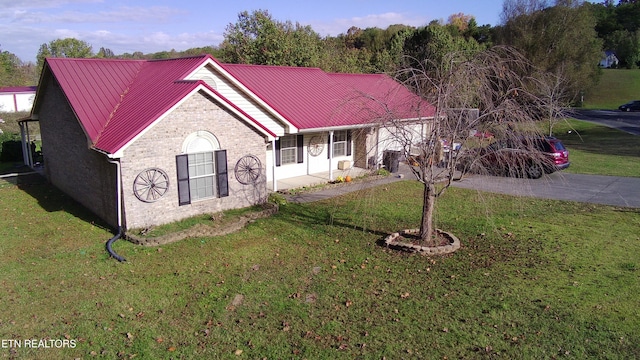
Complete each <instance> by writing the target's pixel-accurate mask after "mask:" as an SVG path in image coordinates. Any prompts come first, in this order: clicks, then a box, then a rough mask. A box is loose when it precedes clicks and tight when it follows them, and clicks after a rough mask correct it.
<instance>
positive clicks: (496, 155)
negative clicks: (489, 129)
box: [458, 136, 571, 179]
mask: <svg viewBox="0 0 640 360" xmlns="http://www.w3.org/2000/svg"><path fill="white" fill-rule="evenodd" d="M459 164H460V166H459V167H458V168H459V169H460V170H461V171H462V172H463V173H466V172H473V173H487V174H491V175H502V176H513V177H528V178H531V179H537V178H540V177H542V175H544V174H545V173H552V172H554V171H558V170H563V169H566V168H568V167H569V165H570V164H571V163H570V162H569V150H567V148H566V147H565V146H564V144H562V141H560V140H558V139H557V138H555V137H550V136H549V137H540V138H521V139H519V140H515V141H514V140H512V141H496V142H494V143H492V144H491V145H489V146H487V147H484V148H480V149H473V150H468V151H467V152H466V153H464V154H461V156H460V160H459Z"/></svg>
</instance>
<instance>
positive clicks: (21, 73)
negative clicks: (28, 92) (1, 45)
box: [0, 50, 38, 86]
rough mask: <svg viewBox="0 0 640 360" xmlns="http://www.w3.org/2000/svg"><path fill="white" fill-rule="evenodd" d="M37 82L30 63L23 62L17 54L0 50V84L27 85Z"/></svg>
mask: <svg viewBox="0 0 640 360" xmlns="http://www.w3.org/2000/svg"><path fill="white" fill-rule="evenodd" d="M37 83H38V74H37V73H36V69H35V67H34V66H33V64H32V63H23V62H22V61H21V60H20V58H18V56H16V55H15V54H13V53H11V52H9V51H6V50H4V51H3V50H0V86H28V85H34V84H37Z"/></svg>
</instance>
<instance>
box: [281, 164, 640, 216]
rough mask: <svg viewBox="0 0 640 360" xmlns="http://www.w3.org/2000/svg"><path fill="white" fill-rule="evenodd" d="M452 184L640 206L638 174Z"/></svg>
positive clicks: (408, 176)
mask: <svg viewBox="0 0 640 360" xmlns="http://www.w3.org/2000/svg"><path fill="white" fill-rule="evenodd" d="M399 173H400V174H402V177H399V176H398V174H393V175H391V176H389V177H386V178H382V179H378V180H375V181H369V182H364V183H352V184H343V185H341V186H337V187H329V188H326V189H323V190H318V191H312V192H302V193H298V194H295V195H289V196H287V198H288V200H289V201H291V202H298V203H305V202H313V201H318V200H323V199H326V198H330V197H333V196H339V195H343V194H346V193H349V192H352V191H357V190H362V189H365V188H368V187H371V186H377V185H383V184H388V183H391V182H395V181H401V180H414V179H415V177H414V176H413V174H412V173H411V170H409V166H408V165H406V164H400V171H399ZM453 186H456V187H460V188H466V189H475V190H480V191H487V192H493V193H500V194H508V195H515V196H529V197H537V198H544V199H555V200H568V201H578V202H586V203H594V204H603V205H613V206H621V207H631V208H640V178H631V177H616V176H602V175H582V174H569V173H564V172H556V173H553V174H549V175H545V176H543V177H542V178H540V179H535V180H534V179H517V178H507V177H496V176H482V175H468V176H465V177H464V178H463V179H462V180H460V181H454V182H453Z"/></svg>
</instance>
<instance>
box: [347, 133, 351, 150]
mask: <svg viewBox="0 0 640 360" xmlns="http://www.w3.org/2000/svg"><path fill="white" fill-rule="evenodd" d="M347 156H351V130H347Z"/></svg>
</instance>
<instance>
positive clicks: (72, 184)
mask: <svg viewBox="0 0 640 360" xmlns="http://www.w3.org/2000/svg"><path fill="white" fill-rule="evenodd" d="M44 86H46V91H45V92H43V98H42V99H40V100H39V101H40V108H39V111H38V117H39V120H40V131H41V134H42V153H43V157H44V165H45V172H46V176H47V179H48V180H49V181H50V182H51V183H52V184H53V185H54V186H56V187H57V188H58V189H60V190H62V191H63V192H64V193H66V194H67V195H69V196H70V197H72V198H73V199H75V200H76V201H78V202H79V203H80V204H82V205H84V206H85V207H86V208H87V209H88V210H90V211H91V212H93V213H94V214H96V215H98V216H99V217H100V218H102V219H104V220H105V221H106V222H107V223H108V224H109V225H111V226H113V227H116V226H117V214H116V205H115V204H116V195H115V193H116V180H115V178H116V170H115V165H112V164H109V163H108V162H107V160H106V157H105V156H104V155H102V154H99V153H98V152H96V151H94V150H91V149H89V144H88V141H87V137H86V135H85V134H84V131H83V130H82V128H81V126H80V123H79V122H78V120H77V119H76V117H75V115H74V113H73V111H72V110H71V107H70V105H69V103H68V102H67V100H66V98H65V97H64V95H63V94H62V90H61V89H60V87H59V85H58V84H57V82H56V81H55V80H53V79H48V80H47V81H46V83H45V85H44Z"/></svg>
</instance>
